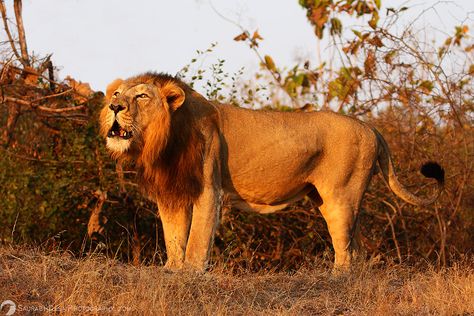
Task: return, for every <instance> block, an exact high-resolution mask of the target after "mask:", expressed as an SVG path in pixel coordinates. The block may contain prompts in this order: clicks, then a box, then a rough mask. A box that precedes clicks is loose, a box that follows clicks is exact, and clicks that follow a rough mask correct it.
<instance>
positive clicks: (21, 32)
mask: <svg viewBox="0 0 474 316" xmlns="http://www.w3.org/2000/svg"><path fill="white" fill-rule="evenodd" d="M13 7H14V9H15V18H16V27H17V29H18V40H19V42H20V49H21V59H22V60H23V65H26V66H29V65H30V58H29V56H28V49H27V46H26V35H25V28H24V26H23V17H22V16H21V7H22V5H21V0H14V2H13Z"/></svg>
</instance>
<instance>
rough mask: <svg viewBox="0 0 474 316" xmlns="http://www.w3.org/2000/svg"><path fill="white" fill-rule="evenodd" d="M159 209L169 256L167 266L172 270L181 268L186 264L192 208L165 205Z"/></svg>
mask: <svg viewBox="0 0 474 316" xmlns="http://www.w3.org/2000/svg"><path fill="white" fill-rule="evenodd" d="M158 207H159V205H158ZM159 210H160V218H161V222H162V224H163V232H164V234H165V244H166V255H167V257H168V260H167V261H166V265H165V268H166V269H169V270H171V271H175V270H180V269H182V268H183V265H184V258H185V251H186V242H187V239H188V234H189V226H190V224H191V214H190V211H191V210H190V208H176V209H175V208H164V207H159Z"/></svg>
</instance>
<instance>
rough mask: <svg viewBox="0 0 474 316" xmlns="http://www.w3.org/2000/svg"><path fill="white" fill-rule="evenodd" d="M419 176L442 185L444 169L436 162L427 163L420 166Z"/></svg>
mask: <svg viewBox="0 0 474 316" xmlns="http://www.w3.org/2000/svg"><path fill="white" fill-rule="evenodd" d="M420 171H421V174H422V175H424V176H425V177H427V178H433V179H435V180H436V181H438V183H439V184H444V169H443V167H441V166H440V165H439V164H438V163H437V162H434V161H429V162H427V163H425V164H423V166H421V170H420Z"/></svg>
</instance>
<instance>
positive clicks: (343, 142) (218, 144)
mask: <svg viewBox="0 0 474 316" xmlns="http://www.w3.org/2000/svg"><path fill="white" fill-rule="evenodd" d="M100 125H101V133H102V135H103V136H104V137H105V138H106V147H107V148H108V150H109V151H110V153H111V155H112V157H114V158H115V159H120V160H124V161H132V162H133V165H134V166H135V168H136V169H137V177H138V183H139V187H141V189H142V190H143V191H144V193H145V194H146V195H147V196H148V197H149V198H150V199H152V200H153V201H155V202H156V203H157V205H158V209H159V213H160V217H161V220H162V224H163V230H164V237H165V244H166V251H167V257H168V259H167V262H166V264H165V268H167V269H169V270H180V269H183V268H186V269H188V268H189V269H193V270H197V271H204V270H205V269H206V268H207V265H208V260H209V255H210V250H211V247H212V244H213V239H214V234H215V231H216V227H217V226H218V222H219V219H220V211H221V207H222V203H223V200H225V201H228V202H229V203H230V204H231V205H232V206H233V207H234V208H236V209H240V210H251V211H256V212H259V213H272V212H275V211H278V210H282V209H284V208H286V207H287V206H288V205H290V204H291V203H293V202H295V201H297V200H299V199H302V198H304V197H305V196H309V197H310V198H311V199H312V200H313V201H314V203H315V205H316V206H317V207H319V210H320V211H321V214H322V216H323V217H324V219H325V221H326V223H327V227H328V230H329V233H330V236H331V239H332V244H333V247H334V252H335V260H334V268H335V269H339V268H340V269H347V268H348V267H350V266H351V261H353V257H354V254H355V253H356V251H357V249H358V246H357V245H358V243H357V236H356V235H357V234H356V233H355V232H356V228H357V227H356V226H357V221H356V219H357V216H358V213H359V208H360V205H361V201H362V198H363V196H364V192H365V191H366V189H367V186H368V184H369V181H370V180H371V177H372V175H374V174H375V173H376V172H378V170H381V172H382V175H383V178H384V179H385V180H386V182H387V184H388V186H389V187H390V189H391V190H392V191H393V192H394V193H395V194H396V195H397V196H399V197H400V198H402V199H403V200H405V201H406V202H408V203H411V204H414V205H428V204H430V203H433V202H434V201H435V200H436V199H437V198H438V196H439V194H440V193H441V191H442V190H443V184H444V170H443V168H442V167H441V166H440V165H439V164H438V163H436V162H428V163H426V164H424V165H423V166H422V168H421V173H422V174H423V175H424V176H425V177H427V178H433V179H435V180H436V181H437V186H438V190H437V192H436V193H435V194H434V196H433V197H431V198H422V197H418V196H416V195H414V194H412V193H410V192H409V191H408V190H407V189H406V188H405V187H404V186H403V185H402V184H401V183H400V182H399V180H398V179H397V176H396V173H395V168H394V166H393V163H392V158H391V156H390V151H389V148H388V145H387V143H386V142H385V140H384V139H383V137H382V135H381V134H380V133H379V132H378V131H377V130H376V129H375V128H373V127H371V126H369V125H368V124H367V123H364V122H362V121H360V120H357V119H355V118H351V117H348V116H345V115H341V114H337V113H333V112H330V111H320V112H285V113H283V112H277V111H266V110H250V109H244V108H238V107H235V106H232V105H226V104H219V103H216V102H211V101H209V100H207V99H206V98H204V97H203V96H202V95H200V94H199V93H197V92H196V91H194V90H193V89H191V87H189V86H188V85H186V84H185V83H184V82H183V81H181V80H180V79H178V78H175V77H173V76H170V75H167V74H159V73H152V72H149V73H145V74H141V75H138V76H135V77H131V78H129V79H126V80H122V79H117V80H115V81H113V82H112V83H111V84H110V85H109V86H108V87H107V91H106V96H105V106H104V108H103V109H102V111H101V114H100Z"/></svg>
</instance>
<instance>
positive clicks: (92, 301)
mask: <svg viewBox="0 0 474 316" xmlns="http://www.w3.org/2000/svg"><path fill="white" fill-rule="evenodd" d="M0 264H1V270H0V271H1V274H0V283H1V284H2V285H3V286H2V287H1V288H0V297H1V298H8V299H11V300H13V301H14V302H16V304H17V309H18V310H20V309H21V310H23V311H35V310H36V311H42V312H45V311H51V312H54V313H61V314H64V315H69V314H77V313H80V312H85V311H87V312H88V313H91V314H96V315H101V314H104V312H107V313H111V314H120V315H121V314H124V312H125V313H129V314H141V315H147V314H153V315H156V314H166V315H190V314H192V315H203V314H205V315H224V314H250V315H269V314H272V315H273V314H278V315H364V314H371V315H469V314H472V313H474V299H473V298H474V273H473V272H474V267H473V265H472V261H471V262H470V263H469V262H468V261H465V262H463V263H459V264H457V265H454V266H453V267H451V268H446V269H442V270H439V271H435V270H434V269H432V268H427V269H414V268H408V267H403V266H400V265H393V266H385V267H383V268H378V267H375V266H370V265H369V264H366V265H364V266H363V267H359V268H357V269H356V270H355V272H354V274H352V275H350V276H339V277H335V276H332V275H331V274H330V273H329V272H328V270H325V269H322V268H319V267H318V266H317V265H314V266H312V267H309V266H308V267H305V268H301V269H300V270H298V271H296V272H295V273H294V274H291V275H290V274H287V273H270V272H266V273H246V272H244V271H242V272H240V273H236V274H234V275H232V274H230V273H229V272H228V271H225V270H223V269H221V268H219V267H216V268H214V269H213V270H212V271H211V272H209V273H206V274H204V275H200V274H193V273H176V274H173V273H168V272H165V271H164V270H163V269H162V268H161V267H157V266H152V267H147V266H138V267H134V266H131V265H128V264H123V263H120V262H118V261H114V260H111V259H107V258H105V257H102V256H94V255H92V256H88V257H86V258H83V259H75V258H73V257H71V255H70V254H68V253H65V252H57V253H52V254H44V253H42V252H40V251H38V250H31V249H23V248H10V247H2V248H1V249H0Z"/></svg>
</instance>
